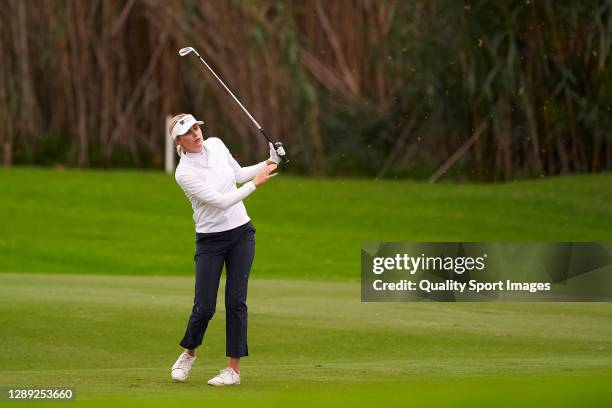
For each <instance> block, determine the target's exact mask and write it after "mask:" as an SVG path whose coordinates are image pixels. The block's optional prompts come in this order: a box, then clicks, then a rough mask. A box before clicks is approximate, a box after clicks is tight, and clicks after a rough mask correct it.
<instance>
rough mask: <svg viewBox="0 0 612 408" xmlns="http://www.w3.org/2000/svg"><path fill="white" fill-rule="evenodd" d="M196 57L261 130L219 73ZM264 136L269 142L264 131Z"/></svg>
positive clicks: (258, 127)
mask: <svg viewBox="0 0 612 408" xmlns="http://www.w3.org/2000/svg"><path fill="white" fill-rule="evenodd" d="M198 57H199V58H200V61H202V63H203V64H204V65H206V68H208V70H209V71H210V72H211V73H212V74H213V75H214V76H215V78H217V81H219V82H220V83H221V85H223V87H224V88H225V90H226V91H227V92H228V93H229V94H230V96H231V97H232V98H234V101H236V103H237V104H238V106H240V108H241V109H242V111H243V112H244V113H245V114H246V115H247V116H248V117H249V119H251V122H253V124H254V125H255V126H256V127H257V129H258V130H260V131H261V130H262V127H261V126H260V125H259V123H257V121H256V120H255V118H253V116H252V115H251V114H250V113H249V111H248V110H247V109H246V108H245V107H244V105H243V104H242V103H240V101H239V100H238V98H236V95H234V93H233V92H232V91H231V90H230V89H229V88H228V87H227V85H225V82H223V81H222V80H221V78H219V75H217V74H216V73H215V71H213V69H212V68H211V67H210V66H209V65H208V64H207V63H206V61H204V59H203V58H202V57H200V55H199V54H198ZM262 133H263V132H262ZM264 136H266V139H268V140H269V141H270V142H272V141H271V140H270V138H269V137H268V135H267V134H265V133H264Z"/></svg>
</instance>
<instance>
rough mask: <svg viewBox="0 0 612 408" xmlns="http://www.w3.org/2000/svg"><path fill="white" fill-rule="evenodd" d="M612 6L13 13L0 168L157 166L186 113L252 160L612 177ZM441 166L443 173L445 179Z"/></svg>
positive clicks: (2, 40) (307, 6)
mask: <svg viewBox="0 0 612 408" xmlns="http://www.w3.org/2000/svg"><path fill="white" fill-rule="evenodd" d="M611 11H612V1H610V0H584V1H570V0H555V1H552V0H521V1H518V0H516V1H511V0H508V1H492V0H474V1H456V0H415V1H386V0H384V1H374V0H362V1H357V0H355V1H349V0H336V1H323V0H306V1H270V0H250V1H249V0H245V1H237V0H228V1H193V0H189V1H187V0H185V1H162V0H159V1H158V0H127V1H119V0H87V1H80V0H65V1H64V0H62V1H60V0H3V1H2V5H1V7H0V162H2V163H3V164H4V165H5V166H10V165H18V164H36V165H63V166H78V167H141V168H162V167H163V157H164V152H163V149H164V140H163V139H164V124H165V117H166V115H169V114H174V113H178V112H193V113H194V114H195V115H196V116H197V117H202V118H204V120H205V121H206V129H205V133H207V134H209V135H216V136H219V137H221V138H223V139H224V140H225V142H226V144H228V145H229V146H230V148H231V149H232V151H233V152H234V154H235V156H237V158H238V159H239V160H240V161H242V162H244V163H249V162H253V161H255V160H260V159H262V156H264V155H265V153H266V152H267V147H266V144H265V140H264V139H263V138H261V137H260V136H259V135H258V134H257V133H256V131H255V130H254V129H253V126H252V125H251V123H250V122H249V121H248V120H247V119H246V118H245V117H244V115H243V114H242V113H241V111H240V110H239V108H238V107H237V106H236V105H235V104H234V102H233V101H232V100H231V99H230V98H229V97H228V96H227V95H226V94H225V91H224V90H223V89H222V88H221V87H220V86H219V85H217V84H216V83H215V82H214V81H213V80H212V78H211V76H210V75H209V74H208V73H207V72H205V71H204V70H203V69H202V66H201V65H200V64H199V63H198V62H197V60H193V59H191V58H189V59H186V58H180V57H179V56H178V54H177V51H178V49H179V48H181V47H183V46H186V45H191V46H193V47H195V48H196V49H197V50H198V51H199V52H200V54H201V55H202V56H203V57H204V58H205V59H206V60H207V61H208V62H209V63H210V64H211V66H213V68H214V69H215V70H217V72H218V74H219V75H220V76H221V77H222V78H224V79H225V80H226V82H227V83H228V85H229V86H230V88H232V89H233V90H235V92H236V94H237V95H238V97H239V98H240V99H241V100H242V101H243V102H244V103H245V105H246V106H247V108H248V109H249V110H251V112H252V113H253V114H254V116H255V117H256V118H257V119H258V120H259V122H260V123H262V124H263V125H264V126H265V127H266V129H268V130H269V132H270V133H272V134H273V135H274V136H275V137H277V138H278V139H280V140H282V141H283V142H284V143H285V145H286V147H287V150H288V152H289V154H290V155H291V159H292V165H291V166H290V167H289V169H290V171H293V172H296V173H304V174H314V175H327V176H335V175H354V176H374V177H411V178H430V179H431V180H435V179H437V178H438V177H439V176H441V175H442V174H444V173H446V174H447V176H449V177H451V178H453V179H474V180H489V181H490V180H509V179H513V178H517V177H541V176H546V175H556V174H565V173H583V172H600V171H606V170H610V169H611V168H612V134H611V133H612V111H611V107H612V67H611V64H610V61H611V56H610V51H611V44H612V13H611ZM436 170H438V171H436Z"/></svg>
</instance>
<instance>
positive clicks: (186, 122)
mask: <svg viewBox="0 0 612 408" xmlns="http://www.w3.org/2000/svg"><path fill="white" fill-rule="evenodd" d="M195 123H197V124H198V125H203V124H204V122H202V121H201V120H196V119H195V118H194V117H193V115H185V116H183V117H182V118H181V119H180V120H179V121H178V122H176V124H175V125H174V127H173V128H172V131H171V132H170V136H172V139H173V140H174V139H176V137H177V136H181V135H184V134H185V133H187V132H188V131H189V129H191V127H192V126H193V125H194V124H195Z"/></svg>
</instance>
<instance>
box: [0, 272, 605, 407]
mask: <svg viewBox="0 0 612 408" xmlns="http://www.w3.org/2000/svg"><path fill="white" fill-rule="evenodd" d="M221 293H223V292H222V291H221ZM249 296H250V311H251V312H250V333H249V336H250V340H249V348H250V351H251V354H252V356H251V357H249V358H247V359H245V360H244V362H243V366H242V371H243V384H242V385H241V386H240V387H235V388H231V389H228V388H225V389H216V388H212V387H208V386H207V385H206V380H207V379H208V378H209V377H210V376H212V375H213V374H215V373H216V370H217V369H219V368H220V367H223V364H224V363H225V358H224V350H225V348H224V334H225V329H224V323H225V316H224V311H223V306H222V303H221V302H220V304H219V310H218V312H217V315H216V316H215V318H213V321H212V323H211V326H210V329H209V332H208V333H207V336H206V338H205V346H204V348H203V349H201V354H200V358H199V360H198V361H197V363H196V366H195V367H194V369H193V371H192V375H191V378H190V379H189V381H188V382H187V383H185V384H175V383H172V382H171V381H170V378H169V368H170V366H171V365H172V363H173V362H174V359H175V358H176V356H177V354H178V351H179V348H178V346H177V344H176V343H177V342H178V341H179V340H180V337H181V335H182V332H183V330H184V323H185V322H186V318H187V312H188V310H189V308H190V302H191V300H192V280H191V279H190V278H183V277H121V276H99V275H98V276H92V275H90V276H86V275H57V276H52V275H33V274H0V299H2V302H1V303H0V315H1V316H2V317H3V323H2V324H3V330H2V331H0V344H2V359H1V361H0V384H2V385H5V386H48V385H50V384H54V385H58V386H59V385H64V386H72V387H75V388H76V390H77V393H78V400H79V401H89V400H95V399H100V398H102V397H107V398H108V397H123V398H127V397H130V398H136V399H141V400H142V401H143V402H146V403H147V404H148V403H149V402H148V401H150V400H151V399H155V400H157V401H162V402H163V401H168V400H171V399H174V398H179V399H187V400H189V399H201V400H204V401H202V402H201V403H204V404H205V403H206V401H205V400H213V401H215V400H220V399H225V404H227V403H229V402H231V401H233V400H236V402H238V401H240V402H242V403H249V404H255V405H257V406H259V405H260V404H259V403H261V405H262V406H263V405H265V404H267V403H269V402H282V401H285V402H291V401H294V402H301V403H304V404H305V406H308V404H309V403H312V402H313V399H314V401H318V402H320V403H330V405H333V404H335V403H338V402H347V401H348V402H350V404H349V405H363V406H367V405H370V406H371V405H377V404H378V405H380V404H386V405H389V404H390V405H396V404H400V403H401V401H402V400H403V403H404V406H405V405H406V403H407V402H414V403H415V404H418V405H419V406H422V405H423V404H424V405H440V406H444V405H445V404H449V403H453V402H458V403H460V404H459V405H462V404H465V405H466V406H473V405H474V404H476V405H479V404H482V405H483V406H490V404H492V403H494V404H495V405H496V406H497V405H507V406H512V405H513V404H516V403H521V404H522V405H524V404H529V405H531V404H532V403H533V402H537V401H540V402H541V401H549V402H550V401H557V402H558V403H556V404H555V405H556V406H572V404H575V403H578V402H580V403H581V404H584V403H585V402H587V403H588V402H589V401H591V402H593V403H599V404H602V405H600V406H603V405H605V404H604V401H607V402H608V403H611V402H612V394H610V393H609V392H608V390H609V388H608V387H609V386H608V385H606V383H605V381H609V379H610V378H611V374H612V340H611V339H612V325H611V324H610V322H611V321H612V308H610V306H609V305H608V304H598V303H591V304H578V303H574V304H571V303H570V304H558V303H557V304H551V303H547V304H544V303H540V304H524V303H523V304H516V303H515V304H509V303H486V304H485V303H479V304H466V303H463V304H432V303H403V304H401V303H398V304H389V303H386V304H372V303H363V304H362V303H360V301H359V286H358V284H356V283H343V282H313V281H300V280H295V279H292V280H280V279H271V280H266V279H257V280H253V281H252V282H251V286H250V294H249ZM220 300H221V299H220ZM228 398H229V401H228V400H227V399H228ZM211 402H212V401H211ZM504 403H505V404H504ZM409 405H411V404H409ZM249 406H250V405H249Z"/></svg>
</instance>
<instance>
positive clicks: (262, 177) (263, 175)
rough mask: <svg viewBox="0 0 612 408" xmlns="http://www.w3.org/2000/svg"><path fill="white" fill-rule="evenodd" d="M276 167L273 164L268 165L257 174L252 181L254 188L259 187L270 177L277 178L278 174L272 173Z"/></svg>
mask: <svg viewBox="0 0 612 408" xmlns="http://www.w3.org/2000/svg"><path fill="white" fill-rule="evenodd" d="M276 167H278V166H277V165H276V164H274V163H273V164H269V165H267V166H266V168H265V169H263V170H262V171H260V172H259V173H257V175H256V176H255V178H254V179H253V184H255V187H259V186H260V185H262V184H263V183H265V182H266V181H268V180H270V179H271V178H272V177H274V176H277V175H278V173H272V172H273V171H274V170H276Z"/></svg>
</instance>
